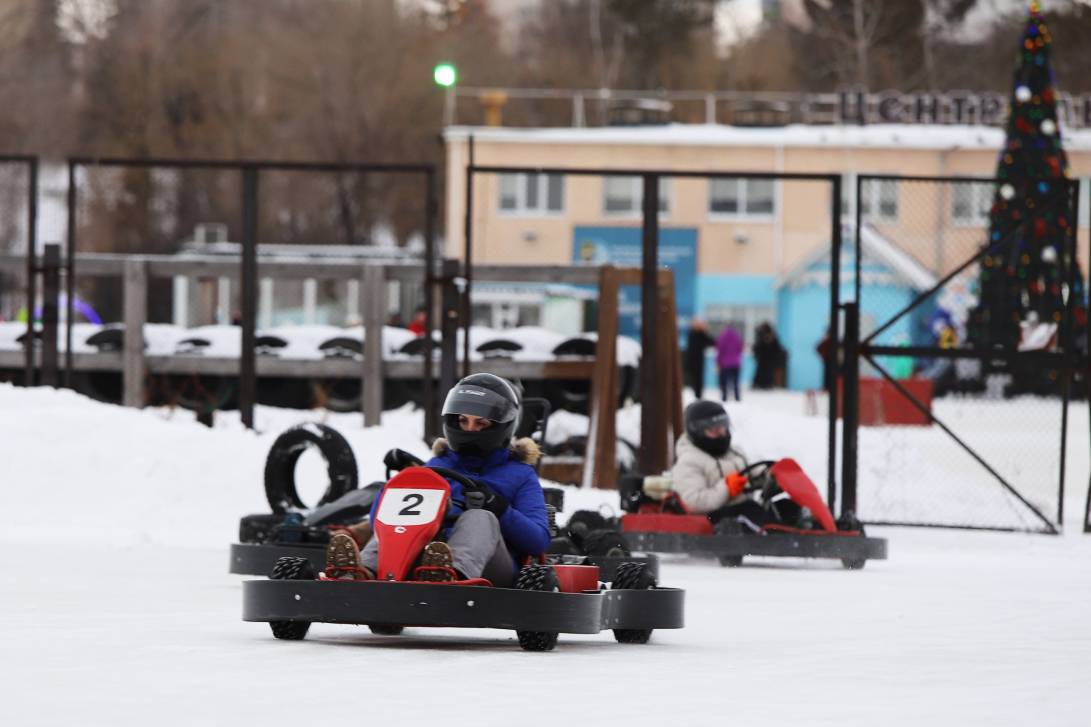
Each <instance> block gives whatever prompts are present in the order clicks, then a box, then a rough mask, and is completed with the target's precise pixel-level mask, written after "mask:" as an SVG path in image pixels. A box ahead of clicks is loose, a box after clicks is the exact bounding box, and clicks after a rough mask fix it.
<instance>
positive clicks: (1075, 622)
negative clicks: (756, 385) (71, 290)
mask: <svg viewBox="0 0 1091 727" xmlns="http://www.w3.org/2000/svg"><path fill="white" fill-rule="evenodd" d="M0 411H2V412H3V415H2V416H0V441H3V442H4V457H5V459H6V466H5V468H4V470H3V474H2V477H3V483H4V488H3V491H4V493H5V497H6V504H7V505H8V506H9V507H8V508H7V509H6V510H7V515H6V518H5V522H4V523H3V524H2V525H0V553H3V557H2V562H3V563H4V564H5V565H6V566H7V568H8V572H9V574H14V575H13V577H12V576H11V575H9V577H8V578H5V579H2V580H0V603H3V609H2V613H3V616H4V620H3V621H4V634H3V636H2V637H0V643H2V647H0V691H2V694H3V696H4V698H3V708H2V711H0V722H2V723H3V724H5V725H71V724H81V725H82V724H86V725H99V724H109V725H119V726H120V725H140V726H141V727H146V726H147V725H148V724H153V725H155V727H166V726H168V725H233V726H234V725H243V724H268V725H282V724H302V723H306V724H317V723H328V722H329V721H330V720H342V719H344V720H348V723H350V724H372V725H373V724H379V723H381V724H387V725H399V726H401V725H430V726H434V725H436V724H444V725H462V724H474V725H492V724H511V723H513V722H514V723H520V724H528V725H537V724H547V723H549V724H574V723H576V721H577V720H578V721H579V722H580V723H585V722H586V723H595V724H627V725H644V724H648V725H653V724H654V725H663V724H670V725H690V724H693V725H706V724H708V725H712V724H725V725H781V724H792V725H838V726H839V727H844V726H845V725H861V726H864V725H884V726H886V725H906V726H907V727H908V726H912V727H922V726H924V725H959V726H962V725H990V726H993V725H1028V724H1034V725H1048V726H1053V725H1064V726H1066V727H1067V726H1068V725H1071V726H1072V727H1076V726H1077V725H1086V724H1089V723H1091V703H1089V701H1088V698H1087V684H1088V683H1089V682H1091V627H1089V625H1088V617H1087V613H1088V611H1089V605H1091V569H1089V568H1088V567H1087V564H1088V562H1091V536H1084V535H1082V534H1079V532H1078V528H1077V527H1076V523H1075V521H1074V519H1070V521H1069V522H1068V523H1067V525H1068V527H1067V530H1068V532H1067V534H1066V535H1064V536H1060V537H1049V536H1031V535H1013V534H993V533H967V532H948V531H919V530H910V529H894V528H891V529H882V530H876V532H875V534H876V535H879V536H882V537H887V538H889V541H890V560H888V561H884V562H873V563H869V564H868V566H867V568H866V569H865V570H863V571H859V572H848V571H843V570H841V568H840V565H839V564H836V563H818V562H804V561H782V560H776V561H774V560H769V559H758V558H755V559H748V560H747V562H748V564H749V565H748V566H747V567H743V568H740V569H730V570H729V569H722V568H720V567H718V566H716V565H714V564H713V563H712V562H711V561H699V560H692V559H687V558H676V557H671V558H664V560H663V562H662V564H661V572H662V575H661V582H662V583H663V584H664V585H670V586H677V587H682V588H685V589H687V591H688V595H687V623H688V626H687V628H685V629H683V630H680V631H663V632H657V633H656V635H655V636H653V641H652V643H651V644H649V645H646V646H638V645H620V644H616V643H614V641H613V639H612V638H611V636H610V635H609V634H601V635H598V636H586V637H584V636H562V637H561V640H560V642H559V644H558V646H557V650H556V651H554V652H551V653H547V654H535V653H525V652H522V651H520V650H519V648H518V645H517V644H516V642H515V639H514V634H512V633H509V632H501V631H480V630H473V631H459V630H453V629H443V630H424V629H410V630H408V631H407V632H406V635H404V636H401V637H380V636H373V635H372V634H370V632H368V631H367V630H366V629H364V628H356V627H343V626H334V625H323V624H318V625H315V626H313V627H312V629H311V632H310V635H308V637H307V639H306V640H305V641H303V642H281V641H276V640H274V639H273V638H272V636H271V634H270V632H269V629H268V627H267V626H265V625H264V624H255V623H244V622H242V621H241V619H240V612H241V594H240V588H239V583H240V580H241V578H240V577H239V576H232V575H229V574H227V545H228V543H229V541H230V540H231V539H232V537H233V535H234V528H235V527H236V525H237V521H238V517H239V515H241V514H244V512H251V511H252V512H258V511H261V510H262V509H264V506H263V503H262V497H261V490H260V485H259V484H258V483H259V482H260V480H259V479H257V478H259V477H260V472H261V466H262V458H263V457H264V451H265V449H266V448H267V447H268V444H269V442H270V441H271V439H272V438H273V437H274V436H275V434H276V431H278V427H279V426H280V422H279V420H278V421H277V422H272V421H269V425H270V426H269V431H267V432H266V433H264V434H262V435H260V436H259V435H253V434H249V433H246V432H242V431H238V430H236V429H234V428H233V427H231V426H226V427H225V428H224V429H223V430H220V429H217V430H215V431H212V432H210V431H208V430H204V429H202V428H200V427H198V426H197V425H194V424H191V423H190V422H189V421H178V420H172V421H167V420H165V419H164V416H163V414H162V413H161V412H142V413H137V412H131V411H125V410H121V409H119V408H116V407H106V406H102V405H98V404H93V403H90V402H87V401H86V400H83V399H80V398H79V397H76V396H74V395H71V394H69V393H66V392H47V391H36V392H25V391H20V390H16V389H12V388H11V387H0ZM288 416H289V415H287V414H283V413H277V412H269V411H264V412H262V414H261V416H260V417H259V420H260V419H261V417H266V418H277V417H288ZM290 416H292V417H294V419H298V418H299V416H298V413H295V414H293V415H290ZM400 416H402V415H400V414H395V415H394V416H392V417H391V422H392V423H391V424H390V425H387V426H384V427H383V428H381V429H377V430H361V429H359V424H358V418H356V419H351V420H350V419H345V420H343V422H344V424H345V426H344V430H345V431H346V435H347V436H348V438H349V440H350V441H351V442H352V443H353V445H354V447H357V452H358V459H359V460H360V463H361V468H362V469H364V470H365V471H364V472H362V476H361V480H362V481H365V482H366V481H367V478H368V477H370V476H372V475H374V473H372V472H369V471H368V469H367V468H368V466H369V465H368V464H365V462H364V461H363V458H361V457H359V453H360V451H361V450H360V448H361V447H367V448H368V449H378V448H381V447H385V446H391V445H392V444H395V443H396V444H400V445H401V446H407V445H409V446H412V447H415V451H417V452H418V453H423V452H421V451H420V450H421V449H422V445H420V444H419V443H414V442H413V441H407V440H406V438H405V436H404V433H403V432H402V431H401V430H399V428H398V426H399V425H398V422H399V421H401V420H400V419H399V417H400ZM1084 416H1086V410H1084ZM180 418H181V417H180ZM267 420H268V419H267ZM349 422H352V424H353V425H354V426H355V429H354V430H349V428H348V426H349ZM284 423H285V424H287V423H290V421H289V422H284ZM333 423H334V424H335V426H336V425H338V422H337V421H336V420H335V421H334V422H333ZM1085 426H1086V425H1085ZM119 428H120V433H121V434H122V435H123V436H122V437H121V438H120V440H121V441H118V440H119V438H118V433H119V431H118V430H119ZM111 433H112V434H111ZM1083 437H1084V440H1083V441H1085V442H1086V430H1084V433H1083ZM108 442H112V444H109V445H107V443H108ZM96 444H97V445H98V446H99V447H107V446H109V447H113V449H114V450H116V451H114V452H113V453H112V454H113V455H114V459H113V460H111V458H110V457H98V458H95V457H92V455H91V452H93V451H94V450H95V445H96ZM43 455H49V456H43ZM1084 461H1086V460H1084ZM111 462H113V464H111ZM311 464H313V463H311ZM305 466H310V465H308V463H303V464H301V467H304V468H305ZM195 477H197V478H198V482H197V483H196V484H194V482H193V479H194V478H195ZM1072 477H1073V481H1074V482H1076V483H1080V482H1081V481H1082V482H1084V483H1085V482H1086V477H1087V472H1086V471H1082V472H1079V473H1075V472H1073V473H1072ZM1084 486H1085V485H1080V484H1076V485H1075V486H1074V487H1075V488H1076V489H1077V490H1082V489H1083V487H1084ZM579 494H580V498H579V499H580V500H581V501H586V500H589V499H590V498H589V497H588V496H589V495H590V494H591V493H579ZM572 499H574V500H575V499H577V498H572ZM66 502H76V503H77V504H78V507H66V506H65V504H64V503H66ZM1077 502H1078V504H1079V505H1082V492H1076V493H1074V494H1072V497H1071V498H1070V500H1069V505H1070V506H1069V512H1070V513H1073V514H1074V513H1075V510H1076V509H1079V508H1078V507H1077Z"/></svg>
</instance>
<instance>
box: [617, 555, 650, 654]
mask: <svg viewBox="0 0 1091 727" xmlns="http://www.w3.org/2000/svg"><path fill="white" fill-rule="evenodd" d="M655 586H656V582H655V576H654V575H652V573H651V571H649V570H648V567H647V563H622V564H621V565H619V566H618V567H617V572H616V573H615V574H614V582H613V584H611V586H610V590H611V591H618V590H622V589H627V590H645V589H650V588H655ZM651 637H652V629H614V638H615V639H617V641H618V643H619V644H646V643H648V639H650V638H651Z"/></svg>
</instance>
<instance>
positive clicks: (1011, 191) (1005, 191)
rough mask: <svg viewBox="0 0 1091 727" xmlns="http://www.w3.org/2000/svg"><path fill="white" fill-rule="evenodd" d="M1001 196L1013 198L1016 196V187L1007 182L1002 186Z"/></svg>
mask: <svg viewBox="0 0 1091 727" xmlns="http://www.w3.org/2000/svg"><path fill="white" fill-rule="evenodd" d="M1000 196H1001V197H1003V198H1004V199H1011V198H1012V197H1014V196H1015V187H1013V186H1011V185H1010V184H1005V185H1004V186H1002V187H1001V188H1000Z"/></svg>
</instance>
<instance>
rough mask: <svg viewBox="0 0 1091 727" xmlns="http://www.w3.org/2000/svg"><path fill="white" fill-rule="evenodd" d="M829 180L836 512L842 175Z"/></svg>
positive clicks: (830, 499)
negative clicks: (830, 185) (830, 186)
mask: <svg viewBox="0 0 1091 727" xmlns="http://www.w3.org/2000/svg"><path fill="white" fill-rule="evenodd" d="M830 182H831V184H832V187H833V189H832V190H831V192H832V193H831V194H830V198H831V199H830V220H831V224H830V227H831V229H830V343H831V345H832V347H833V348H832V350H833V356H832V358H831V359H830V363H829V365H828V366H827V367H826V379H827V385H826V391H827V392H828V398H829V451H828V454H827V458H828V459H827V471H826V476H827V478H828V480H827V483H828V484H827V491H826V505H827V506H828V507H829V508H830V511H831V512H833V511H834V509H835V507H836V505H837V408H838V403H839V402H838V394H839V387H838V379H839V378H840V376H841V365H840V362H839V359H840V356H838V353H839V352H840V349H841V331H840V326H839V325H838V321H837V316H838V310H839V309H840V307H841V177H840V176H836V175H835V176H832V177H830ZM857 206H859V205H857ZM857 232H859V231H857Z"/></svg>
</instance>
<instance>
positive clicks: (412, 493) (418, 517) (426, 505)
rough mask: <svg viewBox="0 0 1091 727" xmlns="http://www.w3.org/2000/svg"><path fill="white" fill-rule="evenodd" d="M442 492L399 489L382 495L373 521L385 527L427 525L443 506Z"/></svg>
mask: <svg viewBox="0 0 1091 727" xmlns="http://www.w3.org/2000/svg"><path fill="white" fill-rule="evenodd" d="M443 494H444V493H443V490H435V489H420V490H416V489H411V488H405V489H403V488H400V487H396V488H394V489H390V490H387V491H386V492H385V493H383V501H382V502H380V503H379V512H377V513H376V514H375V519H376V520H378V521H379V522H381V523H385V524H387V525H427V524H428V523H430V522H432V521H433V520H435V519H436V515H437V514H439V508H440V506H441V505H442V504H443Z"/></svg>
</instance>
